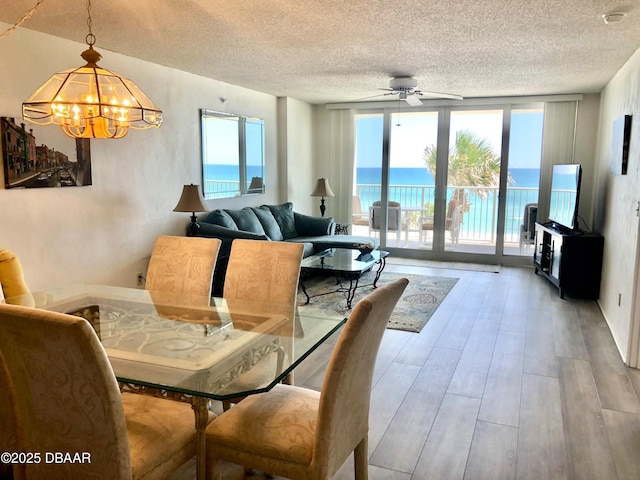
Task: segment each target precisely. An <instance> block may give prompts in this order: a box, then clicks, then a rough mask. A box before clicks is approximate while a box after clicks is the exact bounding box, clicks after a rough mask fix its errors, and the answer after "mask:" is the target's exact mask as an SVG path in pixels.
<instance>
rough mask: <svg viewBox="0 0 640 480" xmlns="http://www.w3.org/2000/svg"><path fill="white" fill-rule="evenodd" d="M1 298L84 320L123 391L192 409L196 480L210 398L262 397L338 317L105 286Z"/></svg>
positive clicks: (332, 328)
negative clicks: (188, 405)
mask: <svg viewBox="0 0 640 480" xmlns="http://www.w3.org/2000/svg"><path fill="white" fill-rule="evenodd" d="M6 301H7V303H13V304H21V305H28V306H32V307H36V308H42V309H46V310H51V311H57V312H62V313H67V314H72V315H77V316H80V317H83V318H85V319H86V320H87V321H89V322H90V323H91V325H92V326H93V329H94V330H95V332H96V334H97V336H98V338H99V339H100V342H101V344H102V346H103V347H104V349H105V351H106V353H107V356H108V358H109V362H110V363H111V366H112V368H113V371H114V373H115V376H116V379H117V380H118V382H119V385H120V389H121V391H129V392H135V393H141V394H152V395H156V396H162V397H165V398H169V399H172V400H176V401H184V402H189V403H191V406H192V408H193V411H194V413H195V428H196V431H197V434H198V450H197V477H198V478H204V460H205V430H206V426H207V421H208V416H209V409H208V404H209V401H210V400H220V401H225V400H229V399H234V398H238V397H244V396H247V395H251V394H255V393H260V392H264V391H268V390H269V389H271V388H272V387H273V386H275V385H276V384H277V383H279V382H281V381H282V380H283V379H284V378H285V377H287V376H289V375H291V374H292V372H293V370H294V369H295V368H296V366H298V365H299V364H300V363H301V362H302V361H303V360H304V359H305V358H306V357H307V356H309V355H310V354H311V353H312V352H313V351H314V350H315V349H316V348H317V347H318V346H319V345H321V344H322V343H323V342H325V340H327V339H328V338H329V337H330V336H331V335H333V334H334V333H335V332H336V331H338V330H339V329H340V327H341V326H342V325H343V324H344V323H345V321H346V319H345V318H343V317H339V316H338V317H335V318H332V317H326V316H323V317H316V316H311V315H308V314H306V313H305V309H304V308H300V309H298V308H297V307H296V306H292V305H277V304H265V303H256V302H251V301H243V302H240V303H238V304H232V303H230V302H227V301H226V300H225V299H222V298H217V297H214V298H208V297H193V296H187V295H180V294H173V293H164V292H152V291H147V290H141V289H135V288H124V287H113V286H104V285H67V286H58V287H54V288H51V289H47V290H43V291H38V292H32V293H29V294H26V295H22V296H19V297H12V298H8V299H6ZM258 371H259V374H256V372H258Z"/></svg>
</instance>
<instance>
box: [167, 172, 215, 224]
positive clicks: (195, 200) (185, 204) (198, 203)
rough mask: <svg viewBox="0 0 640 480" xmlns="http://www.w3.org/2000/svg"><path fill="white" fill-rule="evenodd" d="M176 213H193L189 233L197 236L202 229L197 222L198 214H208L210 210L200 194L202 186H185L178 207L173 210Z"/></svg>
mask: <svg viewBox="0 0 640 480" xmlns="http://www.w3.org/2000/svg"><path fill="white" fill-rule="evenodd" d="M173 211H174V212H191V224H190V225H189V232H190V233H191V236H195V235H196V233H198V230H199V229H200V225H198V222H197V221H196V220H197V218H196V212H208V211H209V209H208V208H207V206H206V205H205V204H204V201H203V198H202V194H201V193H200V185H194V184H193V183H192V184H191V185H185V186H184V188H183V189H182V196H181V197H180V200H179V201H178V205H176V208H174V209H173Z"/></svg>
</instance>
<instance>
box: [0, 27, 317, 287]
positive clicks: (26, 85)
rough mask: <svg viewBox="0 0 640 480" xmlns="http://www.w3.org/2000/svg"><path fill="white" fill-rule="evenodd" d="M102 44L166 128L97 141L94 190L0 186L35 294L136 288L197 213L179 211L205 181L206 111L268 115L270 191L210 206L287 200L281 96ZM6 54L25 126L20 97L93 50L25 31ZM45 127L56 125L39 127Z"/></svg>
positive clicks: (9, 234) (2, 218) (2, 107)
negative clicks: (187, 187) (83, 287)
mask: <svg viewBox="0 0 640 480" xmlns="http://www.w3.org/2000/svg"><path fill="white" fill-rule="evenodd" d="M6 27H8V25H4V24H0V30H4V29H5V28H6ZM99 47H100V46H99V45H97V46H96V49H97V50H98V51H100V53H102V55H103V60H102V61H101V62H100V65H101V66H103V67H104V68H108V69H110V70H113V71H115V72H117V73H119V74H121V75H123V76H125V77H128V78H130V79H132V80H133V81H134V82H136V83H137V84H138V86H140V87H141V88H142V90H143V91H144V92H145V93H146V94H147V95H148V96H149V97H150V98H151V99H153V101H154V102H155V103H156V104H157V105H158V106H160V108H162V109H163V111H164V118H165V123H164V125H163V126H162V127H161V128H159V129H151V130H146V131H137V130H132V131H130V132H129V134H128V135H127V136H126V137H124V138H123V139H120V140H92V141H91V156H92V174H93V185H92V186H87V187H75V188H49V189H47V188H44V189H43V188H37V189H28V190H25V189H10V190H4V189H2V186H1V185H0V248H5V249H9V250H13V251H15V252H16V253H17V254H18V255H19V257H20V259H21V261H22V263H23V267H24V270H25V277H26V281H27V283H28V284H29V286H30V287H31V288H32V289H34V290H37V289H40V288H44V287H47V286H51V285H55V284H58V283H60V284H64V283H76V282H77V283H104V284H112V285H123V286H134V285H135V284H136V278H137V273H138V272H146V268H147V264H148V260H149V255H150V252H151V247H152V245H153V241H154V239H155V237H156V236H157V235H158V234H169V235H184V233H185V226H186V224H187V223H188V220H189V218H188V217H189V214H185V213H174V212H173V211H172V210H173V208H174V207H175V205H176V203H177V202H178V199H179V197H180V193H181V191H182V186H183V185H184V184H187V183H198V184H200V183H201V163H200V131H199V109H200V108H210V109H214V110H220V111H227V112H231V113H237V114H245V115H256V116H260V117H262V118H264V119H265V148H266V159H265V160H266V172H265V173H266V185H267V190H266V193H265V194H264V195H259V196H248V197H242V198H233V199H225V200H209V201H208V202H207V205H208V206H209V207H210V209H211V210H213V209H215V208H221V207H229V208H237V207H243V206H248V205H251V206H253V205H259V204H263V203H277V202H279V201H281V200H282V199H281V197H280V191H281V188H280V187H279V180H278V176H277V172H278V170H279V167H278V163H277V162H278V157H277V131H278V125H277V109H276V108H277V106H276V102H277V99H276V98H275V97H273V96H271V95H266V94H263V93H259V92H255V91H252V90H247V89H243V88H240V87H236V86H233V85H229V84H225V83H222V82H218V81H215V80H210V79H206V78H203V77H199V76H196V75H192V74H188V73H185V72H181V71H178V70H174V69H170V68H166V67H163V66H160V65H155V64H151V63H147V62H143V61H140V60H137V59H135V58H130V57H126V56H123V55H119V54H116V53H112V52H109V51H104V50H101V49H100V48H99ZM0 48H1V49H2V52H3V53H2V60H3V65H4V66H3V68H2V69H0V115H2V116H9V117H15V118H16V121H18V122H19V121H20V119H21V118H22V116H21V105H22V101H23V100H24V99H26V98H27V97H28V96H29V95H30V94H31V93H32V92H33V91H34V90H35V89H36V88H37V87H39V86H40V85H41V84H42V83H44V81H45V80H46V79H48V78H49V77H50V76H51V75H52V74H53V73H55V72H58V71H61V70H66V69H69V68H72V67H78V66H81V65H82V64H83V63H84V62H83V61H82V59H81V58H80V53H81V52H82V51H83V50H84V49H85V48H86V45H83V44H80V43H75V42H70V41H67V40H63V39H60V38H56V37H52V36H49V35H44V34H41V33H38V32H33V31H30V30H26V29H22V28H21V29H18V30H16V31H15V32H13V33H12V34H10V35H9V36H8V37H5V38H3V39H0ZM219 97H224V98H226V99H227V101H226V102H225V103H224V104H223V103H221V102H220V100H219ZM300 109H301V110H304V109H303V108H301V107H299V106H298V107H296V110H300ZM306 116H308V114H306ZM293 120H295V118H294V119H293ZM302 128H306V127H301V129H302ZM43 129H58V127H55V126H44V127H42V126H37V131H42V130H43ZM305 188H308V186H306V185H305Z"/></svg>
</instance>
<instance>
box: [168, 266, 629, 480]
mask: <svg viewBox="0 0 640 480" xmlns="http://www.w3.org/2000/svg"><path fill="white" fill-rule="evenodd" d="M387 269H388V271H395V272H400V273H402V272H404V273H408V274H409V273H410V274H424V275H434V276H451V277H458V278H459V279H460V280H459V281H458V282H457V284H456V285H455V287H454V288H453V290H452V291H451V292H450V293H449V295H448V296H447V297H446V299H445V300H444V302H443V303H442V305H441V306H440V307H439V308H438V310H437V311H436V312H435V314H434V315H433V317H432V318H431V320H430V321H429V322H428V324H427V326H426V327H425V328H424V329H423V330H422V332H421V333H420V334H415V333H407V332H402V331H396V330H387V331H386V332H385V336H384V338H383V341H382V345H381V348H380V352H379V355H378V361H377V365H376V370H375V376H374V385H373V389H372V392H371V411H370V431H369V478H370V479H372V480H426V479H435V480H456V479H464V480H481V479H487V480H499V479H518V480H541V479H552V480H563V479H567V480H589V479H594V480H616V479H617V480H631V479H634V480H637V479H638V478H640V401H639V400H638V398H639V397H640V370H635V369H630V368H627V367H626V366H625V365H624V364H623V363H622V361H621V358H620V356H619V354H618V351H617V349H616V347H615V345H614V343H613V339H612V337H611V334H610V332H609V329H608V327H607V325H606V323H605V321H604V318H603V316H602V314H601V313H600V310H599V309H598V306H597V304H596V303H595V302H593V301H585V300H577V299H572V298H567V299H565V300H561V299H560V298H559V297H558V292H557V290H556V289H555V288H553V287H552V286H551V285H550V284H549V283H548V282H547V281H546V280H544V279H543V278H541V277H537V276H536V275H534V273H533V270H532V269H523V268H508V267H502V268H501V270H500V273H485V272H474V271H463V270H444V269H436V268H429V267H420V266H400V265H388V266H387ZM334 341H335V340H334ZM332 346H333V345H332V344H328V345H324V346H323V347H322V348H321V349H320V350H319V351H318V352H316V353H315V354H314V355H313V356H311V357H309V358H308V359H306V360H305V362H304V363H303V364H302V365H301V366H300V367H299V368H298V369H297V370H296V377H295V378H296V384H298V385H304V386H307V387H309V388H314V389H319V388H320V385H321V383H322V377H323V375H324V369H325V368H326V364H327V360H328V358H329V355H330V354H331V348H332ZM226 467H227V468H226V470H225V474H224V479H225V480H239V479H243V478H262V477H263V475H262V474H261V473H257V474H256V475H254V476H252V477H245V475H244V473H243V469H242V468H241V467H238V466H235V465H231V464H229V465H226ZM183 478H184V479H192V478H195V464H194V462H193V461H192V462H189V463H188V464H186V465H185V466H184V467H183V468H182V469H181V470H179V471H178V472H176V474H175V475H174V476H173V477H172V479H173V480H178V479H183ZM276 478H280V477H276ZM347 479H349V480H350V479H353V461H352V459H349V460H347V462H346V463H345V464H344V465H343V466H342V468H341V470H340V471H339V472H338V473H337V474H336V476H335V477H334V480H347Z"/></svg>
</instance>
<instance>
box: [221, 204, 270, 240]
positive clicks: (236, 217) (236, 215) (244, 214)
mask: <svg viewBox="0 0 640 480" xmlns="http://www.w3.org/2000/svg"><path fill="white" fill-rule="evenodd" d="M226 212H227V213H228V214H229V216H230V217H231V218H233V221H234V222H235V223H236V225H237V226H238V230H242V231H244V232H251V233H257V234H258V235H264V234H265V231H264V228H262V224H261V223H260V220H258V217H256V214H255V213H254V212H253V209H252V208H251V207H245V208H243V209H241V210H226Z"/></svg>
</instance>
